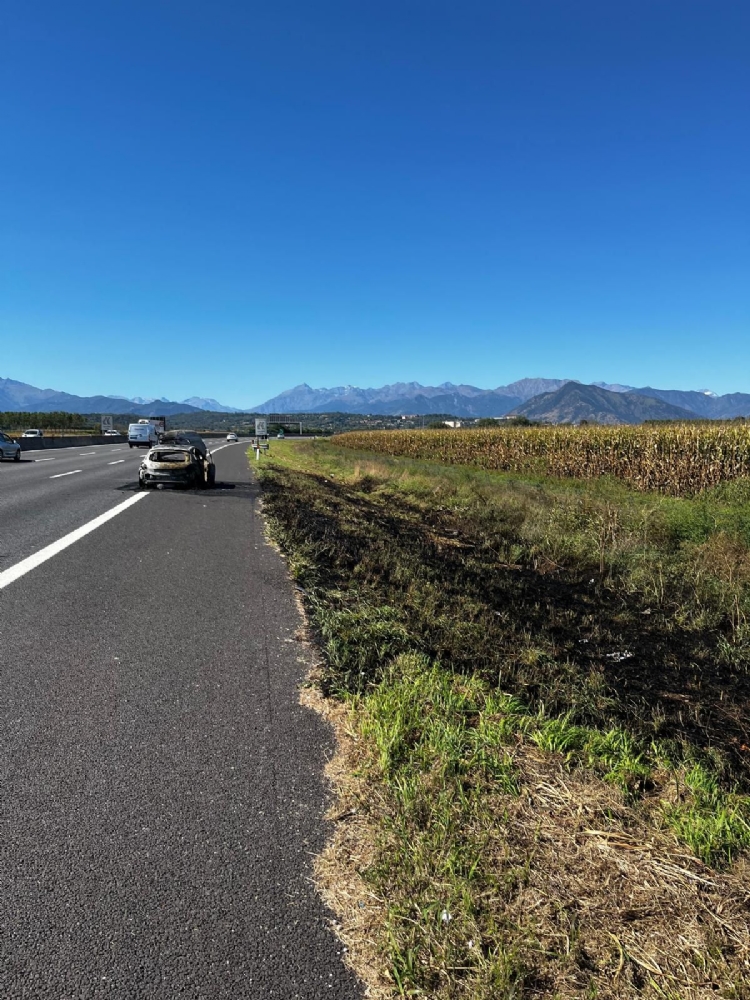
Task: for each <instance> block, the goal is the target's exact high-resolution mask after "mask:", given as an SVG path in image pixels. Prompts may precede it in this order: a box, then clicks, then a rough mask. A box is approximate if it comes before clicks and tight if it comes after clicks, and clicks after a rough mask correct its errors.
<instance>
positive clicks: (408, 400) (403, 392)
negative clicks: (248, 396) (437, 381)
mask: <svg viewBox="0 0 750 1000" xmlns="http://www.w3.org/2000/svg"><path fill="white" fill-rule="evenodd" d="M566 386H571V387H578V390H579V391H578V395H577V397H576V394H575V393H574V391H573V389H572V388H571V389H568V390H567V391H566V392H565V393H563V395H562V397H560V398H559V399H558V398H545V400H544V403H543V404H542V403H540V405H535V406H534V407H533V408H532V410H528V411H527V408H526V404H529V403H530V401H531V400H535V401H537V400H541V399H542V398H543V397H548V396H550V394H555V393H558V392H561V391H562V390H564V389H565V387H566ZM589 389H590V390H592V392H591V393H588V394H587V393H586V392H585V391H584V390H589ZM633 396H638V397H648V398H649V399H653V400H656V401H659V402H660V403H662V404H664V405H663V406H662V407H654V406H653V404H640V403H638V401H637V400H633V398H632V397H633ZM626 397H627V399H626ZM576 399H577V402H575V404H574V400H576ZM560 404H562V407H563V408H562V410H560V411H559V412H558V406H559V405H560ZM587 406H588V410H586V407H587ZM332 411H335V412H339V413H369V414H373V415H384V416H388V415H397V414H416V415H421V414H426V413H451V414H453V415H454V416H456V417H503V416H506V415H509V414H518V415H524V416H529V417H531V416H532V413H533V419H536V420H547V421H549V422H555V421H557V422H560V421H562V420H565V421H568V420H600V421H603V422H606V423H638V422H640V420H648V419H661V420H666V419H671V420H679V419H682V420H685V419H688V418H689V419H695V417H696V416H699V417H708V418H711V419H715V420H716V419H728V418H732V417H738V416H748V415H750V393H742V392H735V393H730V394H728V395H726V396H717V395H716V394H715V393H713V392H709V391H708V390H702V391H682V390H679V389H653V388H651V387H650V386H646V387H644V388H640V389H638V388H635V387H634V386H630V385H621V384H619V383H615V384H612V383H607V382H595V383H594V384H593V385H591V386H585V385H583V384H582V383H580V382H577V381H576V380H574V379H546V378H525V379H520V380H519V381H518V382H511V383H510V384H509V385H501V386H498V387H497V388H496V389H478V388H477V387H476V386H473V385H454V384H453V383H452V382H444V383H443V384H442V385H439V386H424V385H420V383H419V382H396V383H394V384H393V385H385V386H382V387H381V388H380V389H360V388H359V387H358V386H351V385H347V386H338V387H336V388H333V389H312V388H311V387H310V386H309V385H307V384H306V383H303V384H302V385H298V386H295V388H294V389H288V390H287V391H286V392H282V393H280V394H279V395H278V396H274V397H273V398H272V399H269V400H266V402H265V403H260V404H259V405H257V406H254V407H252V410H251V412H253V413H275V414H282V413H283V414H287V413H288V414H291V413H329V412H332ZM563 412H564V413H566V414H568V413H570V414H573V413H575V414H576V416H571V415H568V416H563V415H562V414H563ZM641 413H642V414H643V415H642V416H639V414H641ZM605 418H606V419H605Z"/></svg>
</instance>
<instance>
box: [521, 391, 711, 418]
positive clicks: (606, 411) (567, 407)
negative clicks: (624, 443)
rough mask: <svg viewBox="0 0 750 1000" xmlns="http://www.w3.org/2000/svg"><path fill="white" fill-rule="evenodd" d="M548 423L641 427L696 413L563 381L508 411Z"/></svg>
mask: <svg viewBox="0 0 750 1000" xmlns="http://www.w3.org/2000/svg"><path fill="white" fill-rule="evenodd" d="M512 415H514V416H524V417H528V418H529V420H540V421H542V422H544V423H550V424H562V423H566V424H577V423H580V422H581V421H582V420H589V421H591V422H595V423H598V424H641V423H643V421H644V420H694V419H695V417H696V414H695V413H693V412H691V411H690V410H686V409H683V408H682V407H679V406H673V405H672V404H671V403H666V402H664V400H662V399H656V398H654V397H652V396H644V395H642V394H641V393H639V392H613V391H611V390H609V389H601V388H599V386H596V385H581V384H580V383H579V382H567V383H566V384H565V385H564V386H562V387H561V388H560V389H558V390H557V391H556V392H546V393H543V394H542V395H540V396H535V397H534V398H533V399H530V400H529V401H528V402H526V403H523V404H522V405H521V406H518V407H516V409H515V410H513V411H512Z"/></svg>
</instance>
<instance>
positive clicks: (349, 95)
mask: <svg viewBox="0 0 750 1000" xmlns="http://www.w3.org/2000/svg"><path fill="white" fill-rule="evenodd" d="M4 12H5V13H4V17H3V24H2V32H1V34H2V38H3V41H2V51H1V52H0V66H1V67H2V68H1V69H0V81H1V82H2V89H3V100H2V102H1V104H2V112H1V114H2V134H3V139H4V142H3V147H4V151H3V154H2V156H0V184H1V186H2V191H3V198H2V199H1V200H0V342H1V344H2V347H1V349H0V376H2V377H11V378H16V379H19V380H21V381H26V382H31V383H33V384H35V385H40V386H44V387H47V386H51V387H54V388H57V389H63V390H66V391H68V392H75V393H79V394H85V395H88V394H93V393H99V392H104V393H121V394H123V395H128V396H131V395H143V396H150V395H154V396H156V395H158V396H161V395H165V396H167V397H169V398H174V399H182V398H185V397H186V396H191V395H200V396H213V397H215V398H218V399H219V400H221V401H222V402H225V403H230V404H234V405H250V404H255V403H259V402H261V401H263V400H265V399H267V398H269V397H270V396H272V395H274V394H275V393H277V392H279V391H281V390H283V389H286V388H289V387H291V386H293V385H296V384H297V383H299V382H308V383H309V384H311V385H313V386H324V385H325V386H332V385H338V384H347V383H351V384H356V385H361V386H378V385H382V384H384V383H387V382H394V381H402V380H403V381H407V380H412V379H414V380H417V381H420V382H423V383H425V384H437V383H440V382H444V381H447V380H450V381H453V382H468V383H472V384H475V385H479V386H482V387H484V388H491V387H494V386H497V385H501V384H505V383H508V382H510V381H513V380H515V379H517V378H523V377H526V376H546V377H567V378H578V379H581V380H583V381H594V380H598V379H603V380H606V381H612V382H615V381H616V382H625V383H628V384H632V385H636V386H641V385H646V384H651V385H655V386H658V387H664V388H695V389H703V388H710V389H713V390H715V391H717V392H731V391H745V392H748V391H750V365H749V364H748V361H750V195H749V193H748V191H749V188H748V183H747V169H748V163H750V61H749V60H748V58H747V39H748V37H750V4H747V3H746V2H744V0H736V2H723V0H706V2H694V0H628V2H627V3H626V2H624V0H610V2H602V0H595V2H594V0H579V2H568V0H524V2H521V0H513V2H505V0H503V2H500V0H498V2H492V3H490V2H472V0H462V2H461V3H458V2H457V0H454V2H450V3H447V2H442V0H379V2H378V3H360V2H356V0H349V2H342V0H335V2H332V0H316V2H315V3H310V2H309V0H308V2H287V0H274V2H273V3H270V2H265V3H262V4H261V3H253V2H250V0H238V2H234V0H231V2H230V0H211V2H209V0H180V2H176V0H171V2H162V0H104V2H102V0H97V2H80V0H66V2H65V3H60V2H59V0H54V2H40V0H6V3H5V5H4Z"/></svg>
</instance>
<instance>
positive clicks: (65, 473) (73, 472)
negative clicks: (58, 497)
mask: <svg viewBox="0 0 750 1000" xmlns="http://www.w3.org/2000/svg"><path fill="white" fill-rule="evenodd" d="M76 472H83V469H73V471H72V472H58V473H57V475H56V476H50V479H61V478H62V477H63V476H74V475H75V474H76Z"/></svg>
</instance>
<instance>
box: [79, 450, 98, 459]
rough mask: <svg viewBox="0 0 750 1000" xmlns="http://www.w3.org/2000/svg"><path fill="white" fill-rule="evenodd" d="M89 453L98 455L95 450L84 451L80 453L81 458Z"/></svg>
mask: <svg viewBox="0 0 750 1000" xmlns="http://www.w3.org/2000/svg"><path fill="white" fill-rule="evenodd" d="M87 455H96V452H95V451H82V452H81V453H80V457H81V458H86V456H87Z"/></svg>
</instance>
